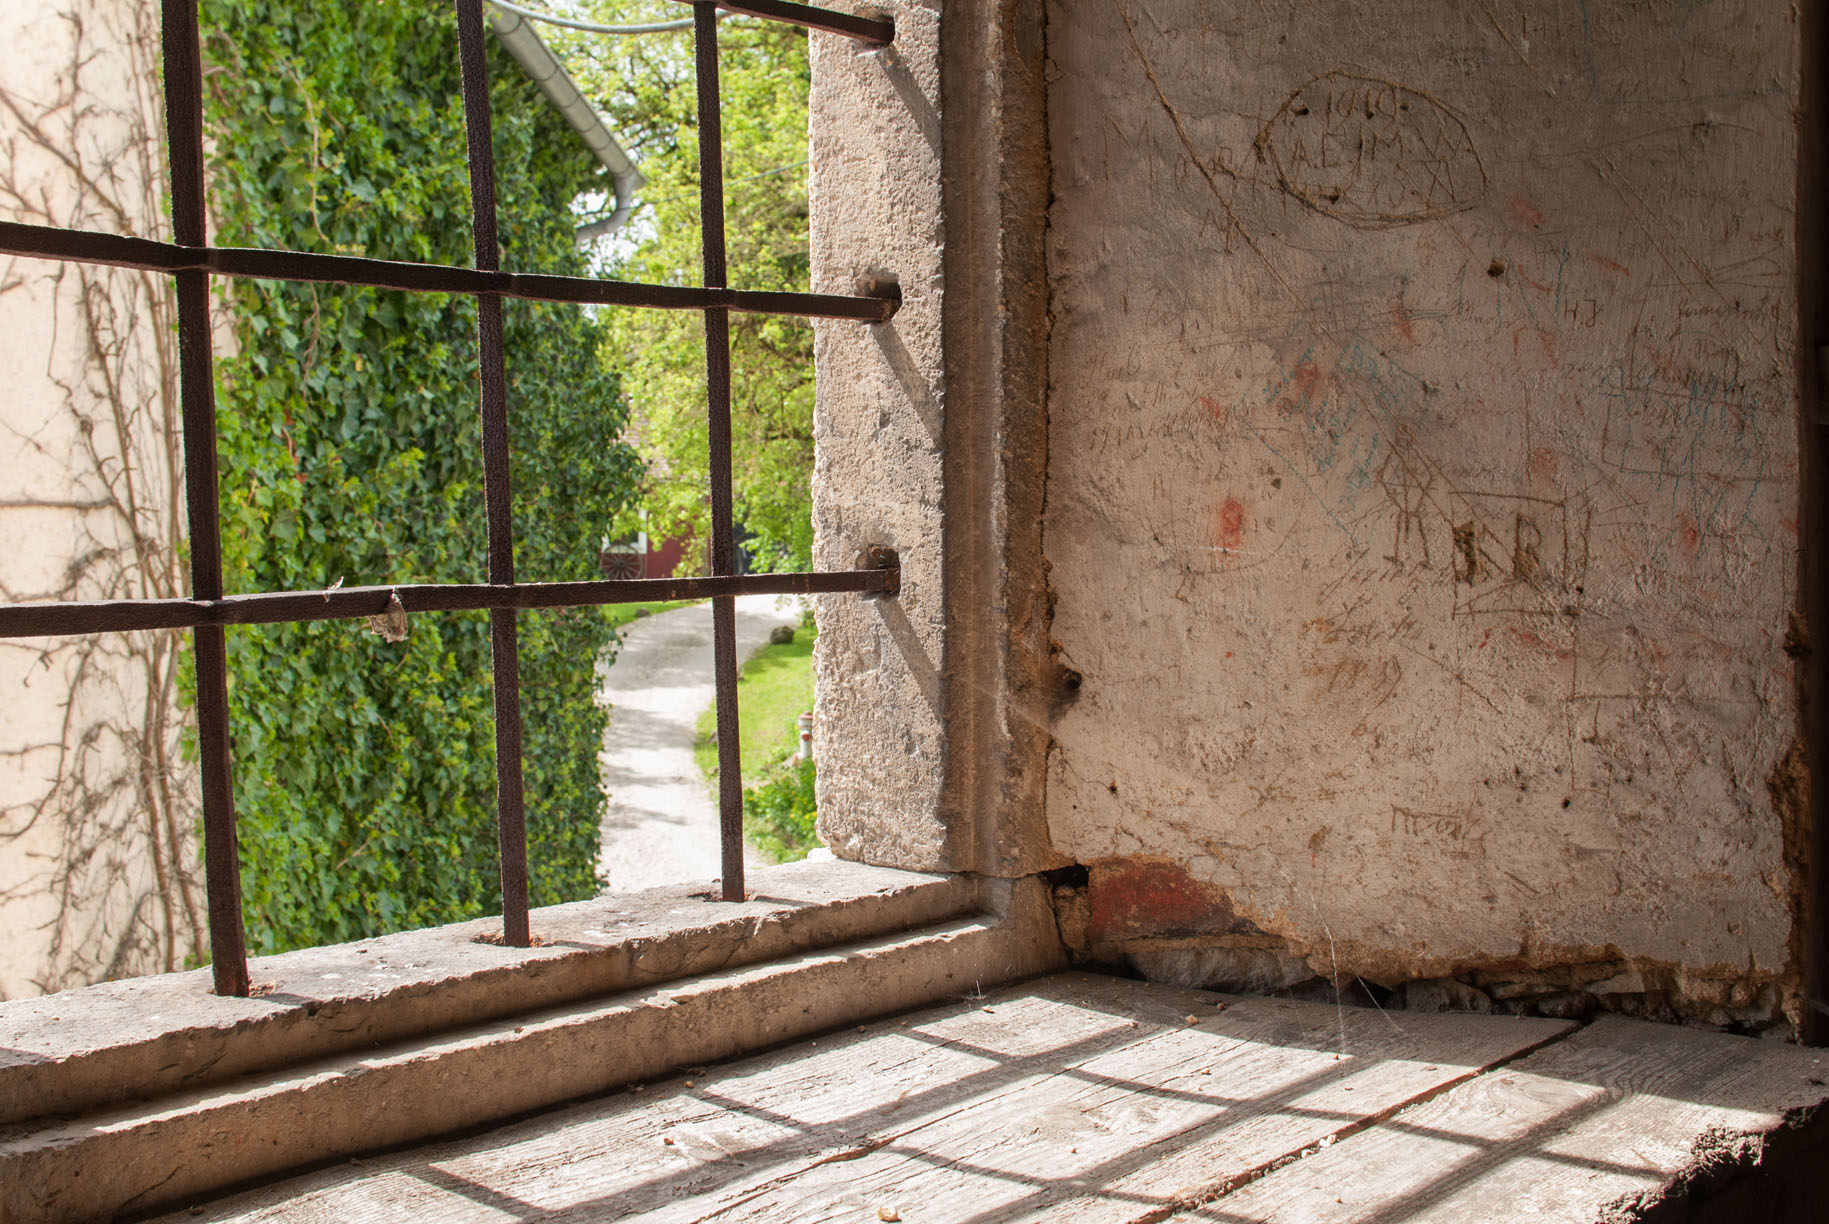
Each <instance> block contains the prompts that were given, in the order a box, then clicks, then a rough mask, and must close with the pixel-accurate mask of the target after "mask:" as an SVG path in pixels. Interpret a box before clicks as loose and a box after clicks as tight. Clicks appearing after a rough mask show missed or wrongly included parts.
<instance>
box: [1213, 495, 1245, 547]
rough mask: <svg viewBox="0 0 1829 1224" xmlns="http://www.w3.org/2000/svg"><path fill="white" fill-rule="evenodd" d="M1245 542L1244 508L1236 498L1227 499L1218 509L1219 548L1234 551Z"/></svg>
mask: <svg viewBox="0 0 1829 1224" xmlns="http://www.w3.org/2000/svg"><path fill="white" fill-rule="evenodd" d="M1244 540H1245V507H1244V505H1243V503H1241V502H1240V501H1239V500H1238V499H1237V498H1236V497H1228V498H1227V499H1226V501H1225V504H1224V505H1222V506H1220V508H1219V546H1220V547H1221V548H1224V549H1228V550H1230V549H1234V548H1237V547H1238V546H1239V545H1240V544H1242V543H1244Z"/></svg>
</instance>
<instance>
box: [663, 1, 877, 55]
mask: <svg viewBox="0 0 1829 1224" xmlns="http://www.w3.org/2000/svg"><path fill="white" fill-rule="evenodd" d="M694 7H695V8H696V7H697V5H694ZM717 7H719V8H721V9H723V10H724V11H725V12H727V13H742V14H743V15H744V16H746V17H760V18H762V19H763V20H765V21H781V22H786V23H787V24H788V25H797V26H803V27H805V28H806V29H809V30H825V31H828V32H829V33H832V34H843V35H845V36H846V37H848V38H855V39H857V40H858V41H859V42H861V43H867V44H869V45H870V46H873V47H886V46H888V45H889V44H890V43H892V42H894V41H895V22H894V21H891V20H890V19H889V18H887V17H859V16H857V15H856V14H853V13H840V12H838V11H836V10H834V9H828V8H817V7H815V6H813V5H810V4H791V3H788V2H787V0H718V4H717Z"/></svg>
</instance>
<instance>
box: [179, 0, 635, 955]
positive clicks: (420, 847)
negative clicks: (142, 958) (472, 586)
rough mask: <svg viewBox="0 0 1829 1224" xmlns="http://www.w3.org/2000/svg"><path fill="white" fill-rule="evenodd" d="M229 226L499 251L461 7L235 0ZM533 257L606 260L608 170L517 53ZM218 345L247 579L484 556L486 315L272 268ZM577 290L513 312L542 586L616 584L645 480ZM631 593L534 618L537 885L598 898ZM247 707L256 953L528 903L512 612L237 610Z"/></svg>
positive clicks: (294, 579)
mask: <svg viewBox="0 0 1829 1224" xmlns="http://www.w3.org/2000/svg"><path fill="white" fill-rule="evenodd" d="M202 14H203V22H204V35H205V57H206V61H207V66H208V69H209V72H208V76H207V80H208V82H209V86H210V89H209V95H208V98H207V123H208V133H209V137H210V142H211V148H212V158H211V166H210V172H211V192H212V196H211V202H212V209H213V214H214V224H215V226H216V231H217V232H216V238H215V240H216V241H218V242H221V243H224V244H229V245H250V246H262V247H290V248H295V249H303V250H310V251H322V252H334V253H342V254H361V255H369V256H375V257H380V258H387V259H402V260H423V261H432V262H439V263H449V264H459V265H465V264H468V263H469V262H470V259H471V250H470V242H471V238H470V227H469V203H468V201H469V191H468V179H467V176H466V169H465V151H464V138H463V108H462V102H461V100H460V97H459V92H458V88H459V84H458V83H459V71H458V60H457V45H456V30H455V23H454V19H453V16H452V12H451V7H450V5H449V4H438V3H430V2H428V0H343V2H340V3H322V4H312V5H290V4H280V5H275V4H272V3H269V2H266V0H204V2H203V5H202ZM489 55H490V70H491V79H492V98H493V104H494V114H495V150H496V163H497V167H498V170H499V173H500V197H501V227H502V240H503V246H504V253H503V259H504V266H506V267H510V268H516V269H520V270H532V271H544V272H569V273H577V272H580V271H582V270H583V269H582V259H581V256H580V255H579V254H578V252H577V251H576V250H575V249H574V244H573V240H572V235H573V226H574V218H573V215H572V208H571V205H572V202H573V200H574V199H575V198H576V196H577V194H578V193H579V192H580V191H581V190H585V189H588V188H590V187H591V186H592V185H594V183H595V182H596V181H597V179H596V178H595V177H594V175H596V174H597V171H596V168H595V163H594V162H593V161H592V160H591V159H590V157H589V155H588V154H587V153H586V152H585V151H584V150H583V148H582V146H581V145H580V143H579V142H578V140H577V138H576V137H575V135H574V134H573V133H572V132H571V130H570V129H569V128H568V127H567V126H566V124H565V123H564V122H563V120H562V119H560V118H559V117H558V116H556V115H555V114H554V113H553V112H552V110H551V108H550V107H549V106H548V105H547V104H546V102H545V100H544V99H543V98H542V96H541V95H540V94H539V93H538V92H537V90H536V89H535V88H534V87H533V86H532V85H531V84H530V83H529V82H527V81H526V79H525V78H524V77H523V75H522V74H521V73H520V71H519V69H518V68H517V67H516V66H515V64H514V63H513V61H512V60H510V59H508V58H507V57H506V56H505V55H502V54H500V53H499V49H498V48H496V47H495V46H494V45H493V41H492V43H491V46H490V50H489ZM225 305H226V308H227V316H228V318H229V320H230V321H231V324H232V330H233V336H234V349H233V354H232V355H231V356H229V357H227V358H225V359H224V360H222V361H221V362H220V363H219V366H218V369H219V377H220V386H219V389H218V395H219V407H218V422H219V436H220V443H219V446H220V452H221V464H222V468H221V482H220V493H221V500H222V509H223V548H224V561H225V567H226V571H227V582H228V586H229V589H230V590H231V591H255V590H272V589H299V588H302V589H312V588H314V587H324V586H329V585H331V584H332V583H335V582H338V581H347V583H348V584H349V585H352V586H354V585H364V584H376V583H381V584H385V583H391V582H399V583H409V582H449V581H459V582H475V581H481V580H482V579H483V576H484V564H485V544H484V540H485V535H484V528H483V521H482V474H481V444H480V439H479V435H480V430H479V426H478V422H477V371H476V346H475V304H474V302H473V301H472V300H471V299H468V298H450V297H443V296H435V295H416V294H404V293H392V292H379V291H373V290H351V289H342V288H333V287H326V286H311V285H300V284H289V283H283V282H264V281H242V282H237V283H234V284H231V285H229V286H228V287H227V288H226V289H225ZM605 334H606V333H605V325H604V323H603V322H602V320H601V319H600V318H598V317H596V316H593V315H592V314H591V313H590V312H588V311H584V310H579V309H576V308H571V307H563V306H548V305H533V304H528V303H521V302H510V303H508V304H507V309H506V337H507V352H508V373H509V380H510V386H509V413H510V430H511V434H512V438H513V446H514V452H513V481H514V512H515V529H516V530H515V538H516V561H517V567H518V575H517V576H518V577H519V578H520V579H521V580H522V581H549V580H562V579H575V578H587V577H593V576H595V570H594V565H595V551H596V547H595V546H596V541H597V537H598V536H599V535H600V534H601V533H602V531H603V530H604V528H605V526H606V525H607V524H608V523H609V522H610V521H611V520H612V519H613V518H614V517H615V516H616V515H617V514H619V513H622V512H623V511H625V509H626V508H627V506H628V505H629V504H630V503H631V501H632V498H633V492H634V489H635V487H636V484H637V482H638V480H639V477H640V469H639V462H638V460H637V459H636V457H635V455H634V454H633V452H632V451H631V450H630V449H629V448H628V447H626V446H625V445H622V444H621V443H619V442H618V441H617V439H618V438H619V437H620V435H621V433H622V430H623V427H624V423H625V409H624V405H623V403H622V400H621V397H620V392H619V389H618V383H617V379H616V378H615V376H614V375H613V374H612V373H610V372H609V371H608V369H607V368H606V367H605V366H604V365H603V363H602V361H601V360H600V358H599V352H600V350H601V349H602V348H603V346H604V343H605ZM613 641H614V637H613V633H612V631H611V629H610V624H609V620H608V618H607V616H606V615H605V614H604V613H603V612H602V611H601V610H586V611H574V612H567V613H543V614H533V615H525V616H523V617H522V618H521V669H522V705H523V711H524V716H525V722H526V728H527V743H526V764H525V780H526V794H527V807H528V829H529V860H530V862H529V870H530V877H531V878H530V891H531V895H532V899H533V901H534V903H535V904H550V903H554V902H558V901H564V900H574V899H578V898H580V897H584V896H588V895H591V894H592V893H593V892H594V890H595V881H594V879H593V866H594V863H595V859H596V854H597V847H598V825H599V821H600V819H601V815H602V809H603V793H602V790H601V786H600V781H599V774H598V765H597V753H598V749H599V746H600V744H601V739H602V735H603V729H604V720H605V712H604V711H603V710H602V709H601V708H599V707H598V706H597V705H596V704H595V703H594V700H593V697H594V690H595V676H594V669H595V667H596V665H597V662H598V660H599V658H600V657H601V656H602V655H603V654H604V652H605V651H606V649H607V648H608V647H609V646H610V645H611V643H612V642H613ZM229 643H230V664H231V669H232V674H231V680H230V713H231V729H232V732H233V735H234V754H235V784H236V799H237V806H238V810H239V813H240V817H241V843H242V853H243V890H244V894H245V902H246V912H247V916H248V933H249V943H250V947H251V949H252V950H253V951H256V952H274V951H280V950H283V949H286V948H291V947H299V946H304V945H310V944H316V943H325V942H332V941H338V940H346V939H353V938H358V937H362V936H367V935H372V934H376V933H379V932H383V931H389V930H398V929H403V928H407V927H414V926H423V925H428V924H432V923H439V922H448V921H454V920H458V919H462V918H467V917H473V916H477V915H480V914H485V913H494V912H499V908H500V900H499V893H498V882H497V867H496V840H495V823H494V816H495V774H494V768H495V750H494V731H493V721H492V717H491V708H490V705H491V696H490V683H491V681H490V674H491V673H490V650H489V634H488V624H487V619H486V616H485V615H484V614H481V613H466V614H456V615H438V616H433V615H427V616H420V617H416V618H415V619H414V622H413V624H412V626H411V634H410V636H409V637H408V638H407V639H406V640H405V641H404V642H401V643H398V644H390V643H387V642H384V641H383V640H382V639H380V638H379V637H376V636H373V635H371V634H370V633H369V632H367V629H366V627H365V626H364V625H362V624H360V623H351V622H326V623H320V624H312V625H287V626H274V627H268V628H260V629H245V630H233V631H231V633H230V636H229Z"/></svg>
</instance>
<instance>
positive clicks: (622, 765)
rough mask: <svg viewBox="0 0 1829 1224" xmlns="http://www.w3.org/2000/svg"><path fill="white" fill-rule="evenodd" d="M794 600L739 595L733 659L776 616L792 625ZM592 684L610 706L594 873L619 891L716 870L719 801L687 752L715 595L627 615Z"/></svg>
mask: <svg viewBox="0 0 1829 1224" xmlns="http://www.w3.org/2000/svg"><path fill="white" fill-rule="evenodd" d="M800 608H801V605H800V603H799V601H798V600H784V599H782V598H781V597H779V596H775V595H743V596H739V597H738V599H737V660H738V663H739V664H741V663H742V661H743V660H745V659H748V658H749V657H750V656H751V655H753V654H755V653H756V651H758V650H760V649H761V648H762V647H763V646H765V645H767V644H768V634H769V630H771V629H773V628H774V627H775V626H776V625H798V624H799V623H800ZM598 691H599V693H600V694H601V699H602V700H603V701H604V702H606V703H607V704H608V705H609V707H610V726H609V730H608V731H607V732H606V733H605V734H604V737H603V752H602V755H601V756H600V757H599V761H600V762H601V764H602V767H603V784H604V786H605V787H606V788H608V790H609V792H610V805H609V812H608V814H607V815H606V816H605V817H604V821H603V842H602V850H601V852H600V858H599V862H598V873H599V875H600V876H601V875H604V874H607V875H608V877H609V881H610V888H611V889H613V890H614V891H616V892H632V891H634V890H636V889H640V888H652V887H654V886H655V885H657V884H677V883H682V882H690V883H696V882H699V881H705V882H710V881H712V880H715V879H717V878H718V875H719V873H720V865H719V861H718V813H717V806H716V804H715V803H714V802H713V801H712V797H711V791H710V789H709V788H708V787H707V786H706V785H705V775H703V774H701V773H700V772H699V767H698V765H696V764H695V763H694V762H693V760H692V737H693V735H694V733H695V732H696V730H697V724H698V720H699V715H700V714H701V713H703V712H704V711H705V710H706V709H707V708H708V707H709V706H710V705H711V704H712V701H713V699H714V698H715V697H716V685H715V684H714V682H713V680H712V675H711V604H710V603H709V602H707V603H702V604H695V605H693V606H692V607H690V608H680V609H677V610H676V611H673V612H663V613H661V614H660V615H658V616H648V617H643V618H642V619H641V620H638V621H633V622H631V623H630V624H629V625H628V626H626V627H625V628H624V629H623V644H622V650H621V651H620V652H619V653H618V654H617V656H616V662H615V663H614V664H613V665H612V666H610V667H609V668H608V669H606V670H605V671H604V673H603V680H602V683H601V685H600V686H599V690H598ZM748 853H749V855H750V862H751V863H752V864H753V863H756V862H758V861H759V860H757V859H756V858H755V854H754V851H748Z"/></svg>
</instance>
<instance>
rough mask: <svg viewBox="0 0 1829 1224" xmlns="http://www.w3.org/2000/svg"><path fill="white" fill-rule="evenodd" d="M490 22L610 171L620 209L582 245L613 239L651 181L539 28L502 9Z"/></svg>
mask: <svg viewBox="0 0 1829 1224" xmlns="http://www.w3.org/2000/svg"><path fill="white" fill-rule="evenodd" d="M484 11H485V12H486V13H487V15H488V17H489V28H490V29H492V30H494V31H495V36H496V38H498V39H500V40H501V43H502V48H503V49H504V50H505V51H507V52H508V54H510V55H512V56H514V59H515V62H516V63H518V64H519V65H520V66H521V68H522V70H523V71H524V72H526V73H527V75H528V77H529V79H531V80H532V81H533V83H534V84H535V85H538V86H539V87H540V92H541V93H543V94H545V95H546V98H547V101H549V102H551V103H552V104H553V106H554V107H555V108H557V110H558V112H559V113H560V114H561V115H563V116H565V121H566V122H567V123H569V124H571V125H572V130H573V131H574V132H577V133H578V135H579V137H580V138H581V139H583V141H584V144H585V147H586V148H588V149H590V151H591V153H592V154H593V155H595V157H596V158H597V160H598V161H600V162H602V163H603V166H604V168H605V169H606V170H608V171H609V172H610V184H611V188H612V190H613V191H614V192H615V195H616V210H615V211H614V212H612V213H611V214H610V215H609V216H607V217H605V218H604V219H603V220H601V221H593V222H591V223H590V224H589V225H585V226H580V227H579V229H578V235H577V236H578V241H579V242H580V243H587V242H590V241H591V240H592V239H595V238H601V237H603V236H604V235H605V234H613V233H615V232H616V231H617V230H619V229H621V228H622V227H623V224H624V223H625V222H627V221H628V219H629V215H630V214H631V213H633V212H634V211H635V193H636V191H638V190H640V188H641V187H642V186H643V185H644V184H645V183H646V182H647V181H648V180H646V179H644V178H643V177H642V176H641V171H639V170H637V169H636V168H635V163H634V161H632V160H631V159H630V157H629V155H628V153H627V152H626V151H625V150H624V149H623V147H622V146H621V145H620V144H618V143H617V142H616V137H614V136H612V135H611V134H610V128H609V125H608V124H607V123H605V122H604V118H603V116H602V115H601V114H599V113H598V111H597V108H596V107H594V106H592V105H591V103H590V100H589V99H588V98H586V97H585V96H584V95H583V94H582V93H580V92H579V90H578V84H577V82H575V81H573V80H572V78H571V74H570V73H568V72H567V71H565V65H563V64H561V63H560V62H559V61H558V59H557V58H556V57H555V56H554V55H553V53H552V51H551V50H549V49H548V48H547V46H546V44H545V43H544V42H542V41H541V40H540V36H539V35H538V34H537V33H535V32H534V28H533V26H532V24H531V23H529V22H528V21H527V20H526V19H525V18H523V17H522V16H521V15H520V14H519V13H518V12H515V11H513V10H512V9H508V8H505V7H502V6H498V5H495V4H490V5H489V6H488V7H487V8H486V9H485V10H484Z"/></svg>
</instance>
